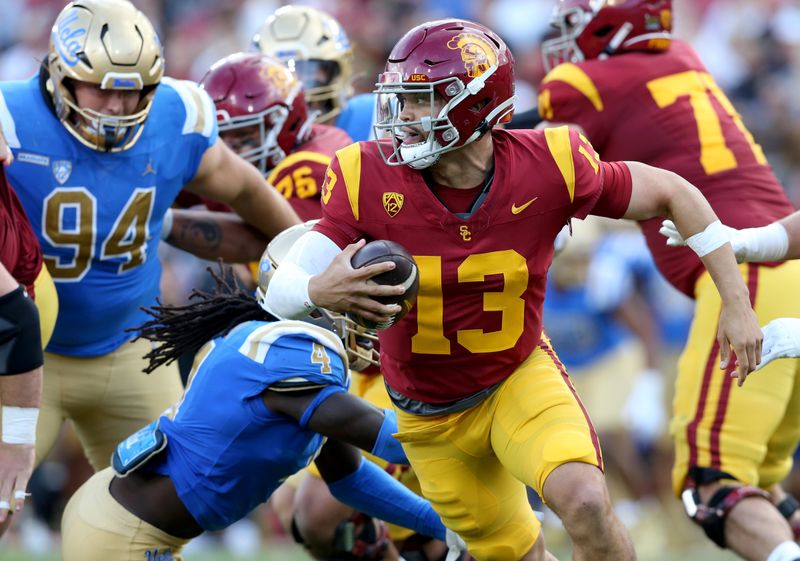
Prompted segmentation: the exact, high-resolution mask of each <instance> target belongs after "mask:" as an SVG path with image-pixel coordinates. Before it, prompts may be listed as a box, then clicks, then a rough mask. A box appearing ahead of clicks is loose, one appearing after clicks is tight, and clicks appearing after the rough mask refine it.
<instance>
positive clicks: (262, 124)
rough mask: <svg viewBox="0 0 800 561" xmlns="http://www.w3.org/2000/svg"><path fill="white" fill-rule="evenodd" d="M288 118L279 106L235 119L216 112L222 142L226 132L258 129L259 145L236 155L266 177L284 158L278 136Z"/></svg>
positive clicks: (222, 110)
mask: <svg viewBox="0 0 800 561" xmlns="http://www.w3.org/2000/svg"><path fill="white" fill-rule="evenodd" d="M288 117H289V110H288V109H287V108H286V107H283V106H281V105H274V106H272V107H268V108H267V109H265V110H264V111H261V112H259V113H252V114H248V115H238V116H236V117H231V116H230V115H229V114H228V112H227V111H225V110H224V109H218V110H217V123H218V125H219V134H220V136H221V137H222V138H223V140H224V135H225V133H226V132H230V131H237V130H242V129H245V128H249V127H257V128H258V138H259V139H260V143H259V145H258V146H256V147H255V148H248V149H244V150H240V151H238V152H237V153H238V154H239V156H241V157H242V158H244V159H245V160H247V161H248V162H250V163H252V164H253V165H254V166H256V167H257V168H258V169H259V171H260V172H261V174H262V175H266V174H267V173H268V172H269V171H270V170H271V169H272V168H274V167H275V166H276V165H278V164H279V163H280V162H281V161H282V160H283V159H284V158H285V157H286V152H284V151H283V149H282V148H281V147H280V145H279V144H278V135H279V134H280V132H281V130H282V129H283V125H284V124H285V123H286V119H287V118H288Z"/></svg>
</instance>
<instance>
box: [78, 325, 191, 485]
mask: <svg viewBox="0 0 800 561" xmlns="http://www.w3.org/2000/svg"><path fill="white" fill-rule="evenodd" d="M149 350H150V344H149V343H148V342H147V341H136V342H134V343H125V344H124V345H122V346H121V347H120V348H118V349H117V350H115V351H114V352H112V353H110V354H108V355H105V356H103V357H98V358H91V359H72V360H73V361H74V364H73V367H74V370H73V372H72V373H71V376H70V383H71V384H74V385H75V386H74V389H75V390H77V393H78V395H80V390H81V388H84V389H85V390H87V391H89V392H90V393H96V392H98V391H99V392H100V395H99V398H96V399H95V400H89V399H84V400H82V407H80V408H78V407H73V408H72V409H71V410H72V415H71V417H72V420H73V422H74V423H75V432H76V433H77V435H78V438H79V439H80V441H81V444H82V445H83V449H84V451H85V452H86V456H87V458H89V462H90V463H91V464H92V467H93V468H94V469H95V470H96V471H97V470H100V469H103V468H104V467H107V466H108V465H109V462H110V461H111V453H112V452H113V451H114V448H115V447H116V446H117V444H118V443H119V442H121V441H122V440H124V439H125V438H127V437H128V436H130V435H131V434H133V433H134V432H136V431H137V430H139V429H140V428H142V427H143V426H144V425H146V424H148V423H149V422H151V421H152V420H153V419H155V418H157V417H158V416H159V415H161V414H162V413H163V412H164V411H165V410H166V409H168V408H169V407H171V406H172V405H174V404H175V403H177V401H178V400H179V399H180V396H181V394H182V392H183V386H182V384H181V379H180V374H179V372H178V367H177V365H176V364H175V363H173V364H170V365H169V366H163V367H161V368H158V369H156V370H155V371H154V372H152V373H151V374H145V373H144V372H142V369H143V368H144V367H145V365H146V361H145V360H144V359H143V358H142V357H143V356H144V354H145V353H147V352H148V351H149ZM89 370H91V371H92V372H93V377H92V380H91V381H90V382H87V381H85V380H84V379H82V378H81V376H83V377H86V371H89ZM87 385H89V386H92V388H91V389H89V388H87V387H86V386H87ZM77 398H78V397H77V396H76V399H77Z"/></svg>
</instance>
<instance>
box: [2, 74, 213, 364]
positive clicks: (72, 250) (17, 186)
mask: <svg viewBox="0 0 800 561" xmlns="http://www.w3.org/2000/svg"><path fill="white" fill-rule="evenodd" d="M45 95H47V94H45V93H43V91H42V88H41V85H40V77H39V76H34V77H33V78H32V79H30V80H27V81H23V82H2V83H0V122H2V125H3V131H4V133H5V135H6V138H7V139H8V143H9V146H10V147H11V149H12V151H13V153H14V157H15V162H14V164H13V165H12V166H9V168H8V170H7V174H8V179H9V182H10V183H11V185H12V187H14V190H15V191H16V192H17V194H18V195H19V198H20V201H21V202H22V205H23V207H24V208H25V211H26V212H27V214H28V218H29V219H30V221H31V225H32V227H33V230H34V232H35V233H36V235H37V237H38V238H39V242H40V243H41V246H42V252H43V253H44V261H45V264H46V265H47V268H48V270H49V272H50V274H51V276H52V277H53V281H55V285H56V290H57V291H58V300H59V311H58V319H57V320H56V326H55V331H54V333H53V337H52V339H51V341H50V344H49V345H48V350H49V351H51V352H55V353H58V354H64V355H71V356H97V355H103V354H106V353H109V352H111V351H113V350H114V349H116V348H117V347H119V346H120V345H121V344H122V343H124V342H125V341H127V340H129V339H131V338H132V337H133V334H132V333H126V332H125V329H126V328H129V327H134V326H136V325H139V324H141V323H143V322H144V321H145V320H146V319H147V315H146V314H145V313H144V312H142V311H141V310H140V307H141V306H149V305H152V304H154V303H155V298H156V296H157V294H158V288H159V281H160V278H161V265H160V263H159V261H158V256H157V248H158V243H159V241H160V239H161V238H160V232H161V222H162V220H163V218H164V213H165V212H166V210H167V209H168V208H169V207H170V205H171V204H172V202H173V201H174V200H175V197H176V196H177V194H178V192H179V191H180V189H181V187H182V186H183V185H184V184H185V183H187V182H188V181H190V180H191V179H192V178H193V177H194V175H195V173H196V171H197V168H198V166H199V165H200V160H201V159H202V157H203V154H204V153H205V151H206V150H207V149H208V148H209V147H210V146H211V145H212V144H213V143H214V142H215V140H216V138H217V125H216V118H215V113H214V104H213V103H212V101H211V99H210V98H209V97H208V95H207V94H206V93H205V92H204V91H203V90H201V89H200V88H199V87H198V86H197V85H196V84H194V83H192V82H185V81H178V80H172V79H169V78H164V80H162V83H161V84H160V85H159V86H158V88H157V90H156V93H155V96H154V99H153V104H152V107H151V109H150V114H149V115H148V117H147V120H146V121H145V123H144V127H143V130H142V133H141V136H140V137H139V139H138V141H137V142H136V144H134V145H133V146H132V147H131V148H129V149H127V150H124V151H122V152H100V151H97V150H93V149H90V148H87V147H86V146H84V145H83V144H81V143H80V142H79V141H78V140H77V139H76V138H74V137H73V136H72V135H71V134H70V133H69V132H68V131H67V130H66V128H65V127H64V125H63V124H62V123H61V122H60V121H59V120H58V119H57V118H56V116H55V113H54V112H53V110H52V107H51V106H50V105H49V104H48V100H47V99H46V98H45Z"/></svg>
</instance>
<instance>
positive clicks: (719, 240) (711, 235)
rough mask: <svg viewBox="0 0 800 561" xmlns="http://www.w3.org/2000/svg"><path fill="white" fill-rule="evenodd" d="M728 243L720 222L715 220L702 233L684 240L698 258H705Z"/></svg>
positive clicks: (726, 234)
mask: <svg viewBox="0 0 800 561" xmlns="http://www.w3.org/2000/svg"><path fill="white" fill-rule="evenodd" d="M729 241H730V237H729V236H728V232H727V231H726V230H725V227H724V226H723V225H722V222H720V221H719V220H715V221H714V222H712V223H711V224H709V225H708V226H706V228H705V230H703V231H702V232H698V233H696V234H695V235H694V236H691V237H690V238H689V239H687V240H686V245H688V246H689V247H691V248H692V250H693V251H694V252H695V253H696V254H697V255H698V256H699V257H705V256H706V255H708V254H709V253H711V252H712V251H714V250H715V249H719V248H720V247H722V246H723V245H725V244H726V243H728V242H729Z"/></svg>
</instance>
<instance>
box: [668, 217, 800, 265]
mask: <svg viewBox="0 0 800 561" xmlns="http://www.w3.org/2000/svg"><path fill="white" fill-rule="evenodd" d="M725 229H726V232H727V234H728V236H729V238H730V241H731V245H732V246H733V251H734V253H735V254H736V259H738V260H739V261H740V262H743V261H748V262H751V263H763V262H765V261H784V260H787V259H798V258H800V211H798V212H795V213H793V214H790V215H789V216H787V217H786V218H783V219H781V220H779V221H777V222H773V223H772V224H768V225H766V226H761V227H759V228H744V229H742V230H737V229H736V228H730V227H728V226H726V227H725ZM659 231H660V232H661V234H662V235H664V236H665V237H666V238H667V245H671V246H674V247H677V246H682V245H686V241H685V240H684V238H683V236H682V235H681V234H680V232H678V229H677V228H676V227H675V223H674V222H672V221H671V220H665V221H664V222H663V223H662V227H661V230H659Z"/></svg>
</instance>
